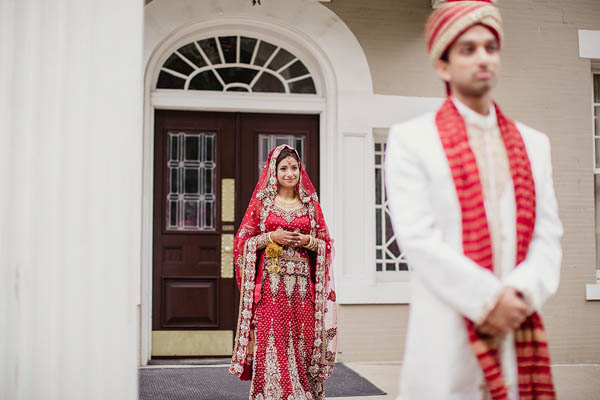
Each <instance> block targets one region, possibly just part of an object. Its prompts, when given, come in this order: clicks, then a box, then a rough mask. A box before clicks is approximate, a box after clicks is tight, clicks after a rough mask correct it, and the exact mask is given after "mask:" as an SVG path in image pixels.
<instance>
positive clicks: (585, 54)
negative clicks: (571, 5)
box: [577, 29, 600, 59]
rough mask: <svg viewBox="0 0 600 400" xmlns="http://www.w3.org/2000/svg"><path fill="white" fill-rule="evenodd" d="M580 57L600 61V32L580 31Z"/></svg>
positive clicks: (578, 32)
mask: <svg viewBox="0 0 600 400" xmlns="http://www.w3.org/2000/svg"><path fill="white" fill-rule="evenodd" d="M577 34H578V37H579V57H581V58H595V59H600V30H586V29H579V30H578V31H577Z"/></svg>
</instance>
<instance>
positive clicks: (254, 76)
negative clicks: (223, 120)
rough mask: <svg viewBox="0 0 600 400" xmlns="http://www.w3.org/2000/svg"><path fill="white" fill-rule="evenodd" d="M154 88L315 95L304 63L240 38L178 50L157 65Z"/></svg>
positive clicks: (277, 49) (271, 46)
mask: <svg viewBox="0 0 600 400" xmlns="http://www.w3.org/2000/svg"><path fill="white" fill-rule="evenodd" d="M156 88H157V89H181V90H209V91H223V92H240V91H241V92H263V93H296V94H316V93H317V90H316V86H315V83H314V80H313V78H312V76H311V73H310V71H309V70H308V68H306V66H305V65H304V63H303V62H302V61H301V60H300V59H298V57H296V56H294V55H293V54H292V53H290V52H289V51H287V50H286V49H284V48H282V47H279V46H276V45H274V44H271V43H268V42H266V41H264V40H260V39H254V38H249V37H245V36H220V37H212V38H206V39H202V40H198V41H195V42H191V43H188V44H186V45H184V46H181V47H180V48H179V49H177V50H176V51H175V52H173V53H172V54H171V55H170V56H169V57H168V58H167V60H166V61H165V62H164V64H163V65H162V67H161V70H160V73H159V75H158V81H157V84H156Z"/></svg>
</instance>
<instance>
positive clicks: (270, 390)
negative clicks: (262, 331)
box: [265, 325, 283, 400]
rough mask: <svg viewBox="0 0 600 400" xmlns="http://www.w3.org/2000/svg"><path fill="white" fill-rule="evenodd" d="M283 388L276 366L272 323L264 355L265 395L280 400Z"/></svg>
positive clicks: (273, 399) (272, 399)
mask: <svg viewBox="0 0 600 400" xmlns="http://www.w3.org/2000/svg"><path fill="white" fill-rule="evenodd" d="M282 395H283V390H282V389H281V373H280V372H279V368H278V366H277V348H276V347H275V333H273V325H271V330H270V331H269V339H268V340H267V352H266V356H265V397H266V398H267V399H269V400H281V398H282Z"/></svg>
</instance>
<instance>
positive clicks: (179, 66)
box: [163, 53, 194, 75]
mask: <svg viewBox="0 0 600 400" xmlns="http://www.w3.org/2000/svg"><path fill="white" fill-rule="evenodd" d="M163 67H164V68H168V69H170V70H173V71H175V72H179V73H180V74H183V75H189V74H191V73H192V72H193V71H194V68H192V67H191V66H190V65H189V64H188V63H186V62H185V61H183V60H182V59H181V58H179V56H178V55H177V54H175V53H173V54H171V55H170V56H169V58H167V61H165V63H164V64H163Z"/></svg>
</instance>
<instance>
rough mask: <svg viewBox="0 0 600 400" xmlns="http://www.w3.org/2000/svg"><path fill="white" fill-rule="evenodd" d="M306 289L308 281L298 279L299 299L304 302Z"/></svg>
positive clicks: (301, 277) (302, 277) (303, 277)
mask: <svg viewBox="0 0 600 400" xmlns="http://www.w3.org/2000/svg"><path fill="white" fill-rule="evenodd" d="M307 288H308V279H307V278H306V277H305V276H299V277H298V293H299V294H300V298H301V299H302V300H304V299H305V298H306V292H307V290H306V289H307Z"/></svg>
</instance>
